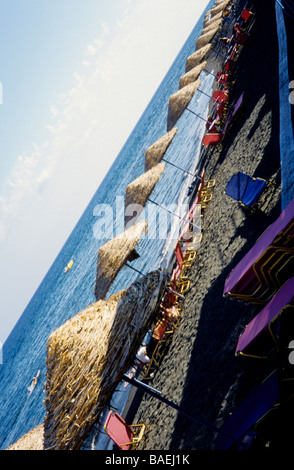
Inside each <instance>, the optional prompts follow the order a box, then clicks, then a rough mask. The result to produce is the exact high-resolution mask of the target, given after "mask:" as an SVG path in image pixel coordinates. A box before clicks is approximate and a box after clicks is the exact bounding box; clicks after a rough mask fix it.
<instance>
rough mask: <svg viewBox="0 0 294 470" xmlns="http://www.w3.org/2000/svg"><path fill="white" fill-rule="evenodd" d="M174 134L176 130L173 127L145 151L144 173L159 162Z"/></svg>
mask: <svg viewBox="0 0 294 470" xmlns="http://www.w3.org/2000/svg"><path fill="white" fill-rule="evenodd" d="M176 133H177V128H176V127H174V128H173V129H171V130H170V131H169V132H168V133H167V134H165V135H164V136H162V137H161V138H160V139H159V140H157V141H156V142H155V143H154V144H153V145H151V147H149V148H148V149H147V150H146V152H145V171H148V170H150V169H151V168H152V167H154V166H155V165H157V164H158V163H160V162H161V160H162V158H163V157H164V154H165V152H166V151H167V149H168V147H169V146H170V144H171V142H172V140H173V138H174V136H175V135H176Z"/></svg>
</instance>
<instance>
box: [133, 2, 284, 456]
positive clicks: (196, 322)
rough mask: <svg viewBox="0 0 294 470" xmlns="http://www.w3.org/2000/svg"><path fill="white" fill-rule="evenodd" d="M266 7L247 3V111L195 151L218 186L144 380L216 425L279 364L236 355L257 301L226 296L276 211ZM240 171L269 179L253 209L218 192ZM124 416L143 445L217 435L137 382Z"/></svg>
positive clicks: (194, 444)
mask: <svg viewBox="0 0 294 470" xmlns="http://www.w3.org/2000/svg"><path fill="white" fill-rule="evenodd" d="M241 3H242V2H241ZM267 6H268V8H267V9H264V2H258V1H255V2H254V8H253V11H254V13H255V18H254V23H253V25H252V28H251V30H250V40H249V41H248V42H247V43H246V44H245V46H244V47H243V48H242V50H241V52H240V55H239V57H238V60H237V68H236V71H235V73H234V77H233V80H234V85H233V88H232V94H231V99H232V100H233V101H236V100H237V98H238V97H239V96H240V94H241V93H243V92H244V93H245V95H244V96H245V107H244V110H243V112H242V114H241V115H240V116H239V119H238V121H235V122H233V123H232V125H231V127H230V129H229V135H227V136H226V138H225V140H224V142H223V144H222V147H221V149H219V148H213V149H212V150H211V149H205V148H203V150H202V155H201V162H200V168H201V170H202V169H205V177H206V179H215V181H216V184H215V187H214V188H213V190H212V199H211V200H210V201H209V202H208V203H207V209H206V210H205V211H204V212H203V218H202V233H203V238H202V241H201V244H200V247H199V249H198V250H197V257H196V260H195V261H194V263H193V266H192V268H191V269H190V272H189V276H188V277H189V280H190V281H191V288H190V290H189V291H188V292H187V293H186V294H185V299H184V300H181V301H180V307H181V317H182V318H181V322H180V324H179V327H178V328H177V329H176V330H175V332H174V334H173V337H172V341H171V343H170V344H169V347H168V350H167V351H166V353H165V355H164V357H163V359H162V363H161V364H160V367H159V369H158V370H157V372H156V374H155V376H154V377H153V379H152V380H151V381H149V382H148V383H149V384H150V385H151V386H152V387H154V388H155V389H157V390H159V391H160V392H162V394H163V396H165V397H166V398H168V399H169V400H170V401H172V402H174V403H176V404H177V405H179V406H180V408H181V409H182V410H184V411H185V412H187V413H188V414H190V415H192V416H194V417H195V416H196V417H199V418H201V419H203V420H205V421H207V422H208V423H211V424H212V425H213V426H214V427H216V428H218V429H219V428H221V426H222V425H223V424H224V422H225V420H226V418H227V417H228V416H229V413H231V412H233V411H234V410H235V409H236V408H237V406H238V405H239V404H241V403H242V401H244V399H246V398H247V396H248V395H249V394H250V392H251V391H252V390H254V388H255V387H256V386H257V385H258V384H260V383H261V382H262V381H263V380H264V379H265V378H266V377H267V376H268V375H269V373H270V372H271V371H272V370H273V369H274V368H275V366H276V364H275V363H274V361H275V358H269V359H266V360H263V361H258V360H257V361H256V360H253V359H252V358H244V357H236V356H235V348H236V345H237V341H238V337H239V335H240V333H241V332H242V330H243V329H244V327H245V326H246V324H248V322H249V321H250V320H251V319H252V318H253V317H254V316H255V315H256V314H257V312H258V311H260V309H261V307H260V306H258V305H256V304H245V303H244V302H238V301H237V300H231V299H230V298H227V297H224V296H223V290H224V284H225V279H226V278H227V276H228V275H229V273H230V271H231V270H232V269H233V268H234V267H235V266H236V264H237V263H238V262H239V261H240V260H241V259H242V257H244V255H245V254H246V253H247V252H248V250H249V249H250V248H251V247H252V246H253V244H254V243H255V241H256V240H257V239H258V237H259V236H260V235H261V234H262V233H263V232H264V231H265V230H266V229H267V227H268V226H269V225H270V224H271V223H273V222H274V221H275V220H276V219H277V218H278V216H279V215H280V213H281V175H280V153H279V138H278V136H279V76H278V65H277V64H278V43H277V37H276V19H275V8H274V3H273V4H271V5H270V6H269V5H267ZM206 60H207V61H208V64H209V66H210V67H211V68H214V67H215V66H216V65H215V63H214V61H219V60H220V58H219V57H218V56H216V54H215V53H214V52H213V51H210V52H209V54H208V56H207V58H206ZM217 65H218V64H217ZM238 171H243V172H245V173H247V174H249V175H251V176H254V177H260V178H264V179H266V180H269V181H270V182H271V184H268V186H267V188H266V190H265V192H264V193H263V195H262V196H261V198H260V200H259V203H258V210H256V211H254V212H251V211H250V210H249V209H247V208H243V207H241V206H240V205H239V204H238V202H237V201H235V200H233V199H231V198H229V197H228V196H226V195H225V193H224V191H225V187H226V184H227V183H228V181H229V179H230V178H231V176H232V175H233V174H234V173H236V172H238ZM124 416H125V418H126V421H127V422H128V423H130V422H133V423H140V422H142V421H144V422H146V424H148V426H149V427H150V431H149V432H148V433H147V434H146V436H145V438H144V440H143V441H142V444H141V448H142V449H144V450H171V451H174V450H211V449H214V443H215V438H216V436H217V433H216V432H213V431H211V430H209V429H207V427H206V426H204V425H202V424H200V423H199V422H196V421H195V420H193V419H190V418H188V417H187V416H185V415H183V414H181V413H179V412H177V411H176V410H174V409H172V408H171V407H169V406H167V405H165V404H164V403H161V402H160V401H159V400H157V399H156V398H153V397H151V396H149V395H148V394H147V393H142V392H141V391H136V389H135V388H134V389H133V390H132V393H131V399H130V401H129V403H128V406H127V408H126V410H125V413H124Z"/></svg>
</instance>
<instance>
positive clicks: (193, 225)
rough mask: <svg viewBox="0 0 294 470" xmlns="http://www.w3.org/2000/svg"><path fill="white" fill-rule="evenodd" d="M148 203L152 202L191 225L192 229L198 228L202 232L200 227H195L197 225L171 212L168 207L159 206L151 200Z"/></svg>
mask: <svg viewBox="0 0 294 470" xmlns="http://www.w3.org/2000/svg"><path fill="white" fill-rule="evenodd" d="M148 201H149V202H152V204H155V205H156V206H158V207H160V208H161V209H164V210H165V211H167V212H169V213H170V214H172V215H175V216H176V217H178V218H179V219H181V220H182V221H184V222H188V223H189V224H190V225H192V227H194V228H198V229H200V230H201V227H199V226H198V225H195V224H193V223H192V222H191V221H190V220H188V219H184V218H183V217H181V216H180V215H178V214H176V213H175V212H172V211H170V210H169V209H167V208H166V207H164V206H162V205H161V204H158V202H155V201H152V200H151V199H148Z"/></svg>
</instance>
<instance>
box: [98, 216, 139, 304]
mask: <svg viewBox="0 0 294 470" xmlns="http://www.w3.org/2000/svg"><path fill="white" fill-rule="evenodd" d="M146 232H147V222H146V220H143V221H142V222H140V223H138V224H137V225H134V226H133V227H130V228H129V229H128V230H125V231H124V232H123V233H120V234H119V235H118V236H117V237H115V238H113V239H111V240H109V241H108V242H106V243H105V244H104V245H102V246H101V247H100V248H99V251H98V258H97V269H96V283H95V288H94V293H95V297H96V300H99V299H104V298H105V296H106V293H107V291H108V289H109V287H110V285H111V283H112V282H113V280H114V279H115V277H116V276H117V273H118V272H119V270H120V269H121V268H122V267H123V266H124V264H125V263H126V262H127V261H128V259H129V258H130V257H132V255H133V253H134V250H135V247H136V245H137V243H138V241H139V240H140V237H141V235H142V233H146Z"/></svg>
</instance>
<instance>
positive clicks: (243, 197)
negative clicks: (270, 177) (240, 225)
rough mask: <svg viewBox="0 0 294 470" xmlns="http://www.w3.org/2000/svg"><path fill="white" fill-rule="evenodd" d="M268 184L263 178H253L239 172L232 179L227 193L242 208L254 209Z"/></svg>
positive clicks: (227, 187)
mask: <svg viewBox="0 0 294 470" xmlns="http://www.w3.org/2000/svg"><path fill="white" fill-rule="evenodd" d="M266 184H267V181H266V180H264V179H262V178H253V177H252V176H250V175H247V174H246V173H243V172H242V171H239V172H238V173H236V174H235V175H233V176H232V177H231V179H230V181H229V182H228V184H227V186H226V190H225V193H226V195H227V196H229V197H231V198H232V199H235V200H236V201H238V202H239V203H240V204H241V205H242V206H246V207H249V208H252V207H253V206H254V204H255V203H256V202H257V201H258V199H259V197H260V196H261V194H262V192H263V191H264V189H265V187H266Z"/></svg>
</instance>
